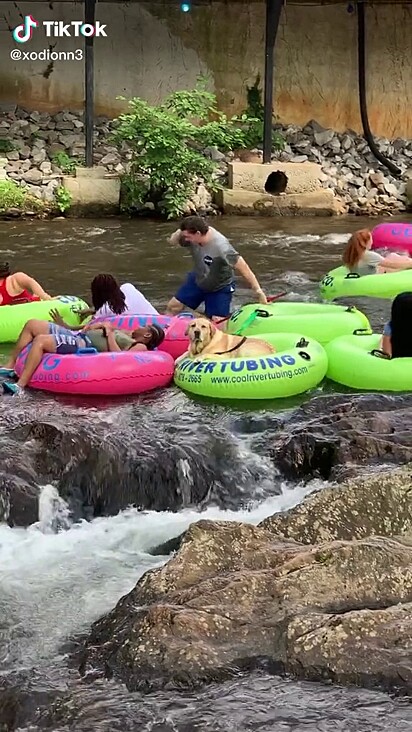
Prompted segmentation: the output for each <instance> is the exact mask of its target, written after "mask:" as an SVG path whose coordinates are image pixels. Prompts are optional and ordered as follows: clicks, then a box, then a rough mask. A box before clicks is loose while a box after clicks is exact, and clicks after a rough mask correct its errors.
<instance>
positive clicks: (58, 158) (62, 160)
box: [52, 150, 84, 175]
mask: <svg viewBox="0 0 412 732" xmlns="http://www.w3.org/2000/svg"><path fill="white" fill-rule="evenodd" d="M52 162H53V163H54V164H55V165H57V166H58V167H59V168H60V169H61V170H62V171H63V173H68V174H69V175H73V174H74V173H75V171H76V168H77V167H79V166H80V165H83V164H84V163H83V161H82V160H80V159H79V158H72V157H70V155H68V154H67V153H66V152H64V151H63V150H62V151H61V152H57V153H55V154H54V155H53V157H52Z"/></svg>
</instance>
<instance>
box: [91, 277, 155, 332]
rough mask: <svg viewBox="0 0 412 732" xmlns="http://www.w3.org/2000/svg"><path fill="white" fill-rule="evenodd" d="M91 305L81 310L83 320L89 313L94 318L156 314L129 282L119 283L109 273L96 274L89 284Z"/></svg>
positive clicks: (141, 294)
mask: <svg viewBox="0 0 412 732" xmlns="http://www.w3.org/2000/svg"><path fill="white" fill-rule="evenodd" d="M90 289H91V293H92V303H93V307H92V308H88V309H87V310H82V311H81V313H80V318H81V320H82V321H83V320H84V319H85V318H86V317H88V316H89V315H93V316H95V317H96V318H102V317H108V316H110V315H158V314H159V313H158V312H157V310H156V309H155V308H154V307H153V305H152V304H151V303H150V302H149V301H148V300H146V298H145V296H144V295H143V293H142V292H140V290H138V289H137V287H135V286H134V285H132V284H131V283H130V282H126V283H125V284H124V285H120V286H119V283H118V282H117V280H116V278H115V277H113V275H110V274H98V275H96V277H95V278H94V279H93V280H92V282H91V285H90Z"/></svg>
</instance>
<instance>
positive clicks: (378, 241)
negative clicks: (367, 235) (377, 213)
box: [372, 223, 412, 254]
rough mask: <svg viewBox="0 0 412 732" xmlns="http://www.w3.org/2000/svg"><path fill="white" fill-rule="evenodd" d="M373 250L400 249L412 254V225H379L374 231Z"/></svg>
mask: <svg viewBox="0 0 412 732" xmlns="http://www.w3.org/2000/svg"><path fill="white" fill-rule="evenodd" d="M372 239H373V244H372V249H399V250H401V251H403V252H409V253H410V254H412V223H410V224H395V223H393V224H379V226H375V228H374V229H373V231H372Z"/></svg>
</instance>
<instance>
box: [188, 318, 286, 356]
mask: <svg viewBox="0 0 412 732" xmlns="http://www.w3.org/2000/svg"><path fill="white" fill-rule="evenodd" d="M186 335H187V336H189V341H190V346H189V350H188V351H186V353H184V354H183V355H182V356H179V358H178V359H176V363H178V362H179V361H183V359H184V358H198V357H201V358H204V356H213V357H216V356H218V357H219V358H240V357H242V356H244V357H248V356H267V355H269V354H271V353H275V349H274V348H273V346H271V345H270V344H269V343H266V342H265V341H262V340H260V339H259V338H242V336H236V335H229V333H222V331H220V330H218V328H216V326H215V325H214V323H212V322H211V321H210V320H207V319H206V318H196V319H195V320H192V322H191V323H190V325H189V326H188V327H187V329H186Z"/></svg>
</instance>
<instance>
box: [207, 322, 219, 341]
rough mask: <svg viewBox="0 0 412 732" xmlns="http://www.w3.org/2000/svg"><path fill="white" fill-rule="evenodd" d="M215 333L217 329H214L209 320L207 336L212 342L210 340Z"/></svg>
mask: <svg viewBox="0 0 412 732" xmlns="http://www.w3.org/2000/svg"><path fill="white" fill-rule="evenodd" d="M216 331H217V328H216V326H215V324H214V323H212V321H211V320H209V336H210V340H212V338H213V336H214V335H215V333H216Z"/></svg>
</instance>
